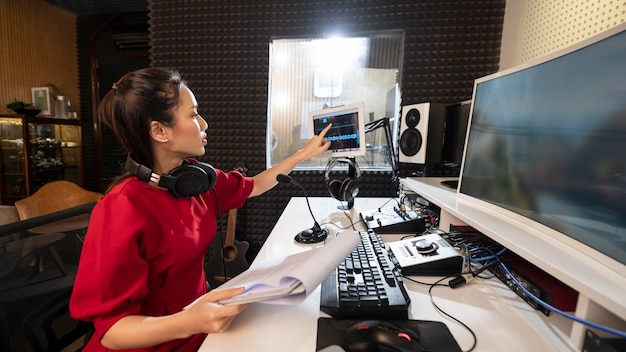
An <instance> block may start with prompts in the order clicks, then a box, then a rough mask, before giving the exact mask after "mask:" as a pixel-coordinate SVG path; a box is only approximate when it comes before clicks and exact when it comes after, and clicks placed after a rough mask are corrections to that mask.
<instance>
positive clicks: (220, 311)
mask: <svg viewBox="0 0 626 352" xmlns="http://www.w3.org/2000/svg"><path fill="white" fill-rule="evenodd" d="M243 291H244V289H243V288H230V289H224V290H212V291H209V292H208V293H207V294H205V295H203V296H202V297H200V298H198V299H197V300H196V301H195V302H193V303H192V304H190V305H189V306H187V307H186V308H187V309H185V310H184V311H183V312H182V314H191V315H192V316H193V318H192V319H190V320H189V321H192V322H194V323H193V327H192V328H191V330H192V333H206V334H210V333H218V332H224V331H226V330H228V328H229V327H230V324H231V323H232V322H233V320H234V319H235V317H236V316H237V315H238V314H239V313H241V312H242V311H243V310H244V309H245V308H246V307H247V306H248V305H247V304H239V305H228V306H226V305H222V304H219V303H218V302H219V301H220V300H223V299H227V298H231V297H234V296H236V295H239V294H241V293H242V292H243Z"/></svg>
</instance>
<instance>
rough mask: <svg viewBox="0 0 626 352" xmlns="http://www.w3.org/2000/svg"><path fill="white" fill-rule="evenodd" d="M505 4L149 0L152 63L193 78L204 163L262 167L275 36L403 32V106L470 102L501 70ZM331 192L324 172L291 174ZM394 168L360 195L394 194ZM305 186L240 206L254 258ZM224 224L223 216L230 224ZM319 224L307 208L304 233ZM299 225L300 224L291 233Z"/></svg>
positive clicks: (315, 191)
mask: <svg viewBox="0 0 626 352" xmlns="http://www.w3.org/2000/svg"><path fill="white" fill-rule="evenodd" d="M504 7H505V0H484V1H460V0H459V1H438V0H431V1H416V0H411V1H408V0H404V1H400V0H396V1H389V0H378V1H376V0H370V1H367V0H343V1H341V0H335V1H304V0H301V1H292V0H290V1H278V0H258V1H254V2H253V1H237V2H229V1H216V0H213V1H204V0H188V1H185V2H180V1H177V0H169V1H168V0H159V1H151V2H150V5H149V16H150V31H151V47H152V52H151V61H152V65H153V66H170V67H175V68H177V69H178V70H180V71H181V73H182V74H183V76H184V77H185V78H186V79H187V80H188V81H189V82H190V83H191V88H192V90H193V91H194V93H195V94H196V97H197V99H198V102H199V104H200V113H201V114H202V115H203V116H204V117H205V118H206V119H207V120H208V122H209V131H208V133H209V137H208V139H209V144H208V147H207V153H206V156H205V158H204V160H205V161H207V162H209V163H211V164H213V165H214V166H216V167H218V168H222V169H226V170H228V169H231V168H232V167H233V166H234V165H235V164H236V163H238V162H245V163H246V164H247V166H248V168H249V174H251V175H254V174H258V173H259V172H261V171H262V170H264V169H265V144H266V123H267V121H266V120H267V87H268V70H269V66H268V65H269V53H268V49H269V40H270V38H271V37H272V36H294V35H302V36H310V35H323V34H325V33H332V32H334V31H336V30H342V31H348V32H364V31H376V30H391V29H403V30H405V33H406V36H405V51H404V68H403V75H402V97H403V101H402V103H403V105H406V104H414V103H419V102H424V101H432V102H448V103H452V102H459V101H462V100H467V99H469V98H471V94H472V87H473V80H474V79H475V78H478V77H481V76H484V75H486V74H489V73H492V72H495V71H497V69H498V62H499V50H500V39H501V32H502V23H503V18H504ZM292 176H293V177H294V178H295V179H296V180H298V181H299V182H301V183H303V184H305V185H306V187H307V190H308V192H309V194H311V195H313V196H327V195H328V192H327V190H326V188H325V185H324V182H323V175H322V173H321V172H296V173H294V174H293V175H292ZM395 192H396V187H395V185H394V184H393V183H392V182H391V178H390V175H389V173H369V172H366V173H364V175H363V178H362V187H361V193H360V194H361V195H362V196H380V197H393V196H395ZM291 196H301V191H300V190H299V189H297V188H296V189H294V187H289V186H285V185H279V186H277V187H276V188H275V189H274V190H272V191H270V192H268V193H267V194H265V195H264V196H262V197H260V198H257V199H251V200H250V201H249V202H248V203H247V205H246V206H245V207H244V209H242V210H241V211H240V212H239V226H238V228H239V229H240V230H241V233H242V234H245V235H241V237H242V238H245V239H247V240H249V241H251V242H252V245H253V246H252V249H251V255H250V258H251V257H253V256H254V255H255V254H256V252H257V251H258V248H259V247H260V246H261V245H262V243H263V241H264V239H265V238H266V236H267V234H268V233H269V232H270V231H271V229H272V227H273V225H274V223H275V221H276V220H277V219H278V217H279V215H280V213H281V212H282V210H283V208H284V206H285V205H286V204H287V201H288V199H289V197H291ZM224 223H225V222H224ZM311 224H312V221H311V220H310V219H309V217H308V215H307V214H303V218H302V229H303V228H306V227H309V226H311ZM299 230H301V229H300V228H299V229H294V233H295V232H297V231H299Z"/></svg>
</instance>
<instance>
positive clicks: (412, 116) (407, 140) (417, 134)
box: [398, 103, 446, 165]
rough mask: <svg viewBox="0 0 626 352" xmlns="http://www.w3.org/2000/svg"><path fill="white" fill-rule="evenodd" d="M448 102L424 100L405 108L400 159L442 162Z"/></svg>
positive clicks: (401, 131)
mask: <svg viewBox="0 0 626 352" xmlns="http://www.w3.org/2000/svg"><path fill="white" fill-rule="evenodd" d="M445 108H446V104H435V103H420V104H413V105H406V106H403V107H402V117H401V120H400V136H399V138H398V149H399V150H398V161H399V162H400V163H409V164H416V165H424V164H430V163H439V162H440V159H441V143H442V140H443V127H444V121H445Z"/></svg>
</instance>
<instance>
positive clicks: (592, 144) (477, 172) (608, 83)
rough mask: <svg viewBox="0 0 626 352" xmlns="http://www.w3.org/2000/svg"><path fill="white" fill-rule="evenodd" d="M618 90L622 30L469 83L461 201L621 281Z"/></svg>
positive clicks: (625, 61) (624, 147) (624, 179)
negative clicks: (532, 231) (555, 243)
mask: <svg viewBox="0 0 626 352" xmlns="http://www.w3.org/2000/svg"><path fill="white" fill-rule="evenodd" d="M625 82H626V24H623V25H619V26H617V27H615V28H612V29H611V30H608V31H606V32H604V33H601V34H600V35H597V36H595V37H592V38H590V39H587V40H585V41H583V42H580V43H578V44H576V45H574V46H573V47H570V48H567V49H564V50H562V51H559V52H557V53H554V54H552V55H550V56H548V57H546V58H543V59H539V60H535V61H531V62H529V63H527V64H524V65H523V66H520V67H516V68H512V69H509V70H506V71H503V72H500V73H496V74H493V75H490V76H487V77H483V78H481V79H478V80H476V82H475V85H474V97H473V102H472V112H471V116H470V124H469V132H468V135H467V144H466V147H465V156H464V161H463V165H462V170H461V179H460V186H459V197H462V198H463V199H466V200H468V201H471V202H472V203H478V204H481V205H482V206H485V207H488V208H489V209H492V210H494V211H496V212H498V213H500V214H503V215H504V216H507V217H510V218H512V219H515V220H516V221H519V222H522V223H524V224H527V225H529V226H532V227H533V228H538V229H541V232H542V233H544V234H545V235H546V236H549V237H552V238H555V239H558V240H560V241H562V242H563V243H564V244H567V245H569V246H572V248H576V251H579V252H580V253H584V254H585V255H586V256H588V257H589V258H593V260H594V261H598V262H602V263H603V264H604V268H605V270H606V271H607V272H617V273H619V275H622V276H626V206H625V204H626V154H625V151H626V99H625V97H626V84H625ZM594 284H597V285H602V284H600V283H594ZM608 284H610V283H608Z"/></svg>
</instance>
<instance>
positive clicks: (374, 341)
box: [346, 320, 422, 352]
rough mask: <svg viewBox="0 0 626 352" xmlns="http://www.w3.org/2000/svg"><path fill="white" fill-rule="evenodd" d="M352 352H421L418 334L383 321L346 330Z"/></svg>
mask: <svg viewBox="0 0 626 352" xmlns="http://www.w3.org/2000/svg"><path fill="white" fill-rule="evenodd" d="M346 343H347V347H348V351H350V352H378V351H380V352H421V351H422V349H421V347H420V336H419V334H418V333H416V332H414V331H412V330H410V329H404V328H401V327H399V326H396V325H395V324H392V323H389V322H386V321H382V320H365V321H362V322H359V323H356V324H354V325H352V326H351V327H349V328H348V329H347V330H346Z"/></svg>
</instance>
